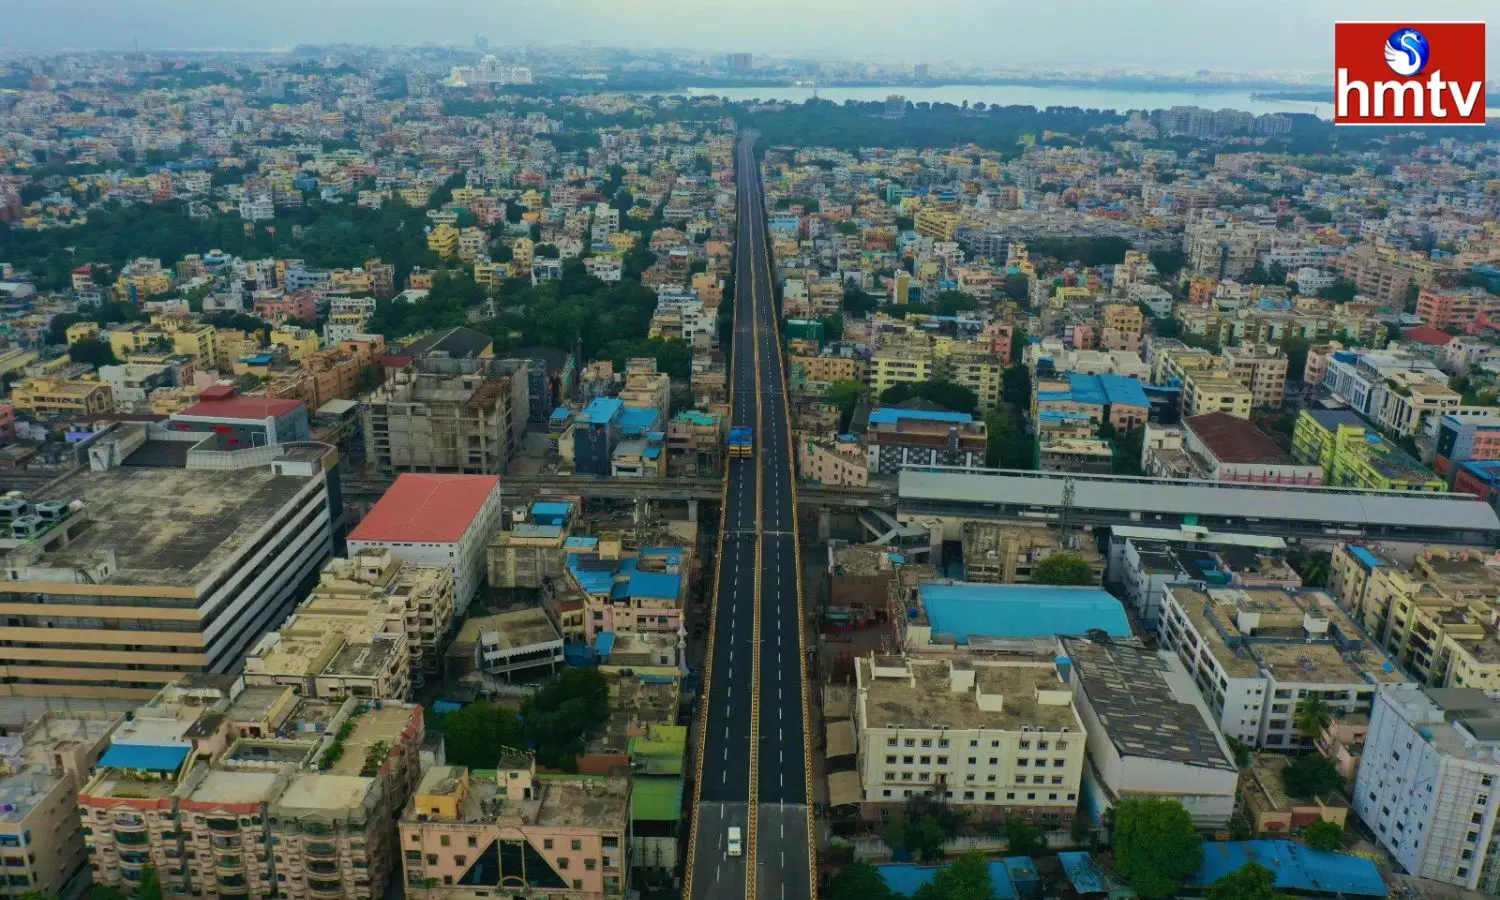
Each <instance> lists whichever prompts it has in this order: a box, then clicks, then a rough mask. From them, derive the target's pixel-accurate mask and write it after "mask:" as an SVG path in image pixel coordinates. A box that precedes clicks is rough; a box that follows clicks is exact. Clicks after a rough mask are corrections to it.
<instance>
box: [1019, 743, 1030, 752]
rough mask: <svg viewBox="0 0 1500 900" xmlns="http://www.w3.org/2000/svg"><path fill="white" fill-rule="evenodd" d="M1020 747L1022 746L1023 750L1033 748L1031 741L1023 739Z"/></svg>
mask: <svg viewBox="0 0 1500 900" xmlns="http://www.w3.org/2000/svg"><path fill="white" fill-rule="evenodd" d="M1020 747H1021V749H1022V750H1030V749H1031V741H1021V744H1020Z"/></svg>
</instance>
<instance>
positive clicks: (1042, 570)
mask: <svg viewBox="0 0 1500 900" xmlns="http://www.w3.org/2000/svg"><path fill="white" fill-rule="evenodd" d="M1031 580H1032V582H1033V583H1034V584H1054V585H1088V584H1093V583H1094V569H1093V567H1092V566H1090V565H1089V563H1088V560H1086V559H1084V558H1083V557H1082V556H1080V555H1078V554H1077V553H1071V552H1064V553H1054V554H1052V555H1051V556H1049V557H1047V558H1046V559H1044V560H1042V561H1041V562H1039V563H1037V565H1036V568H1035V569H1032V570H1031Z"/></svg>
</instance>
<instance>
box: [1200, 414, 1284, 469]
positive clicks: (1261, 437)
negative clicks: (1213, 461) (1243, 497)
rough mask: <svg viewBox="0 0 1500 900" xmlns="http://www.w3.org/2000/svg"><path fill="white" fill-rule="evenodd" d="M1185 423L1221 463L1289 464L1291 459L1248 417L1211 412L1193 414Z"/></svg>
mask: <svg viewBox="0 0 1500 900" xmlns="http://www.w3.org/2000/svg"><path fill="white" fill-rule="evenodd" d="M1183 424H1184V425H1186V426H1187V427H1188V428H1189V429H1191V430H1192V432H1193V434H1195V435H1197V436H1198V440H1200V441H1202V442H1203V444H1204V446H1206V447H1207V448H1208V449H1209V451H1210V452H1212V453H1213V455H1214V456H1216V457H1217V458H1218V459H1219V460H1220V461H1221V462H1226V463H1261V464H1265V465H1287V464H1289V463H1290V462H1291V458H1290V457H1288V456H1287V454H1286V452H1285V451H1283V450H1282V449H1281V448H1280V447H1278V446H1276V442H1275V441H1273V440H1271V439H1270V438H1269V437H1267V436H1266V433H1265V432H1264V431H1261V430H1260V429H1259V428H1256V427H1255V426H1254V425H1253V424H1251V423H1250V421H1249V420H1247V419H1241V418H1239V417H1238V416H1231V415H1229V414H1228V413H1222V412H1211V413H1207V414H1205V415H1201V416H1190V417H1188V418H1186V419H1184V420H1183Z"/></svg>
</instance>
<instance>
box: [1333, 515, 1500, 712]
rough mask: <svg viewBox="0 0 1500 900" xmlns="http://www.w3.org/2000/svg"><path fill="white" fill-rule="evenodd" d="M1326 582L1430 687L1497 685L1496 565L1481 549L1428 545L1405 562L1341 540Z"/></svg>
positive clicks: (1499, 582)
mask: <svg viewBox="0 0 1500 900" xmlns="http://www.w3.org/2000/svg"><path fill="white" fill-rule="evenodd" d="M1328 587H1329V590H1330V591H1331V592H1333V593H1334V594H1335V596H1337V597H1338V598H1339V599H1340V600H1341V601H1343V603H1344V605H1345V606H1346V607H1347V608H1348V609H1350V610H1351V611H1352V612H1353V613H1354V614H1355V616H1356V618H1358V620H1359V621H1360V623H1361V624H1362V625H1364V627H1365V630H1366V631H1368V632H1369V633H1370V634H1371V635H1372V636H1374V637H1375V639H1376V640H1378V641H1379V642H1380V643H1381V644H1382V645H1383V646H1384V647H1385V648H1386V650H1387V651H1388V652H1389V653H1390V654H1391V656H1392V657H1394V658H1395V659H1397V660H1398V661H1399V662H1400V663H1401V664H1402V666H1403V667H1404V668H1405V669H1406V670H1407V671H1408V672H1409V673H1410V674H1411V675H1412V677H1413V678H1415V679H1416V680H1418V681H1420V682H1421V683H1423V684H1425V685H1428V686H1432V687H1469V688H1479V689H1480V690H1486V691H1494V690H1500V638H1497V637H1496V635H1495V634H1494V632H1493V631H1491V630H1490V629H1489V628H1487V627H1486V625H1485V623H1487V622H1494V621H1495V617H1496V605H1497V604H1500V568H1497V567H1496V566H1495V565H1494V560H1493V558H1492V557H1491V555H1490V554H1489V553H1488V551H1486V550H1482V549H1478V548H1475V549H1472V550H1462V549H1456V548H1444V547H1429V548H1427V549H1426V550H1425V551H1424V552H1422V553H1419V554H1417V556H1416V559H1415V560H1414V561H1413V564H1412V566H1411V567H1410V568H1408V567H1406V566H1403V565H1401V564H1400V563H1398V562H1396V561H1394V560H1393V559H1391V558H1390V557H1389V556H1387V555H1386V554H1385V553H1383V552H1382V551H1381V550H1380V548H1378V547H1373V546H1363V545H1357V544H1347V545H1343V546H1340V547H1338V548H1337V549H1336V550H1335V551H1334V553H1333V557H1332V559H1331V560H1330V562H1329V578H1328Z"/></svg>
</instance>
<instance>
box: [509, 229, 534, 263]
mask: <svg viewBox="0 0 1500 900" xmlns="http://www.w3.org/2000/svg"><path fill="white" fill-rule="evenodd" d="M510 252H511V262H512V263H513V264H514V265H515V266H516V268H517V269H520V270H524V271H529V270H530V269H531V261H532V260H533V259H535V258H536V242H535V241H533V240H532V239H531V238H525V237H523V238H516V242H515V243H514V244H511V245H510Z"/></svg>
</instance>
